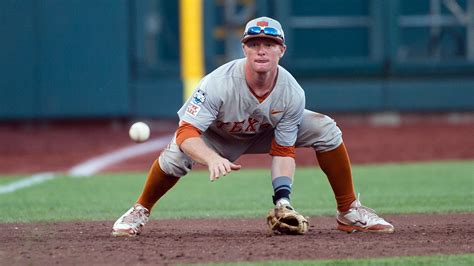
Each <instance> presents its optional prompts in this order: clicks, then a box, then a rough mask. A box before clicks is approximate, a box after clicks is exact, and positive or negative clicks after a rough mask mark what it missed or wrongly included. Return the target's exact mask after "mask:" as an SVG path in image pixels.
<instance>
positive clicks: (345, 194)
mask: <svg viewBox="0 0 474 266" xmlns="http://www.w3.org/2000/svg"><path fill="white" fill-rule="evenodd" d="M316 157H317V158H318V162H319V165H320V166H321V169H322V170H323V172H324V173H325V174H326V176H327V177H328V180H329V183H330V184H331V187H332V190H333V192H334V195H335V196H336V201H337V209H338V210H339V211H341V212H345V211H347V210H349V208H350V206H351V203H352V202H353V201H354V200H355V199H356V197H355V193H354V186H353V184H352V170H351V163H350V161H349V155H348V154H347V150H346V146H345V145H344V143H342V144H341V145H339V147H337V148H336V149H334V150H332V151H328V152H321V153H316Z"/></svg>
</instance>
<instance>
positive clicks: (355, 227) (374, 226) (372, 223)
mask: <svg viewBox="0 0 474 266" xmlns="http://www.w3.org/2000/svg"><path fill="white" fill-rule="evenodd" d="M337 229H339V230H341V231H345V232H347V233H352V232H356V231H361V232H377V233H393V232H394V231H395V228H394V227H393V225H391V224H390V223H388V222H387V221H385V220H384V219H383V218H381V217H379V216H378V215H377V214H376V213H375V211H374V210H372V209H370V208H367V207H365V206H362V204H361V203H360V201H359V199H356V200H355V201H354V202H352V204H351V208H350V209H349V210H348V211H346V212H342V213H341V212H339V211H338V212H337Z"/></svg>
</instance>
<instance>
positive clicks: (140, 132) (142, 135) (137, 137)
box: [128, 122, 150, 142]
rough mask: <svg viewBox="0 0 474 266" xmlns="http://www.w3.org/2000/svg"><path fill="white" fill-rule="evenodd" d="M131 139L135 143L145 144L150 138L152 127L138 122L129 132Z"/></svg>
mask: <svg viewBox="0 0 474 266" xmlns="http://www.w3.org/2000/svg"><path fill="white" fill-rule="evenodd" d="M128 134H129V135H130V138H131V139H132V140H133V141H135V142H144V141H146V140H147V139H148V138H149V137H150V127H149V126H148V125H147V124H145V123H143V122H136V123H134V124H133V125H132V126H131V127H130V130H129V131H128Z"/></svg>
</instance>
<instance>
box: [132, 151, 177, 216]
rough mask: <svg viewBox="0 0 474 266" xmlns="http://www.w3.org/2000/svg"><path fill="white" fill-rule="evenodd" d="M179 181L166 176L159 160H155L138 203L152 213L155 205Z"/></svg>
mask: <svg viewBox="0 0 474 266" xmlns="http://www.w3.org/2000/svg"><path fill="white" fill-rule="evenodd" d="M178 180H179V177H175V176H170V175H167V174H165V172H163V170H161V168H160V164H159V163H158V160H155V162H153V165H152V166H151V169H150V172H149V173H148V177H147V179H146V182H145V187H144V188H143V191H142V194H141V195H140V198H138V200H137V203H139V204H141V205H142V206H143V207H145V208H147V209H148V210H150V211H151V209H152V208H153V206H154V205H155V203H156V202H157V201H158V200H159V199H160V198H161V197H162V196H163V195H164V194H165V193H166V192H167V191H168V190H170V188H172V187H173V186H174V185H175V184H176V182H178Z"/></svg>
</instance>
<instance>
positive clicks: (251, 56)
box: [243, 38, 285, 73]
mask: <svg viewBox="0 0 474 266" xmlns="http://www.w3.org/2000/svg"><path fill="white" fill-rule="evenodd" d="M243 49H244V54H245V56H246V57H247V64H248V65H249V66H250V68H251V69H252V70H253V71H255V72H259V73H264V72H269V71H272V70H274V69H275V68H276V67H277V65H278V62H279V61H280V58H281V57H282V56H283V54H284V53H285V46H283V45H280V44H278V43H277V42H275V41H274V40H272V39H268V38H254V39H251V40H248V41H247V42H246V43H245V44H244V46H243Z"/></svg>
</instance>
